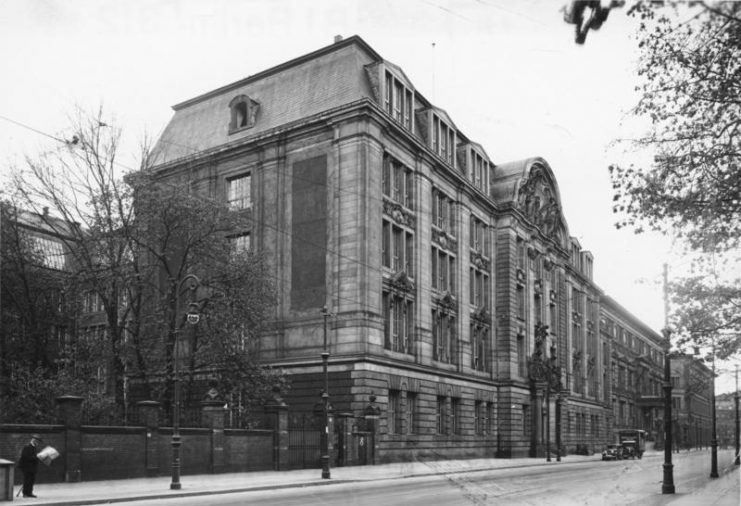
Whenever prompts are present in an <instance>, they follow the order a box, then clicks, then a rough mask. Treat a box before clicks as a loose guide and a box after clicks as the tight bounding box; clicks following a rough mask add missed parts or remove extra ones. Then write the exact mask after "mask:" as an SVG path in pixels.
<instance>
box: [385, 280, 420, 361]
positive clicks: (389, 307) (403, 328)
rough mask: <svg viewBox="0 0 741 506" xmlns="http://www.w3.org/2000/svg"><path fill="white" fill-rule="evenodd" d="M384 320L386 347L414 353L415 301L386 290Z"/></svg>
mask: <svg viewBox="0 0 741 506" xmlns="http://www.w3.org/2000/svg"><path fill="white" fill-rule="evenodd" d="M383 321H384V347H385V348H386V349H387V350H392V351H397V352H400V353H408V354H409V353H413V346H414V339H413V332H414V302H413V301H412V300H407V299H405V298H403V297H400V296H398V295H396V294H394V293H390V292H387V291H384V292H383Z"/></svg>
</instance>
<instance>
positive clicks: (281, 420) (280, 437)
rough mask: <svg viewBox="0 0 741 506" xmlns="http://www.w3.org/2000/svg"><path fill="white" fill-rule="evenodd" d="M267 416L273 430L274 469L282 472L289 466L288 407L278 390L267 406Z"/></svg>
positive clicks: (274, 392)
mask: <svg viewBox="0 0 741 506" xmlns="http://www.w3.org/2000/svg"><path fill="white" fill-rule="evenodd" d="M265 414H267V415H268V420H269V424H270V428H271V429H272V430H273V469H274V470H275V471H280V470H282V469H283V468H285V467H286V466H287V465H288V405H287V404H286V403H285V402H284V401H283V398H282V397H281V396H280V392H279V391H278V390H277V389H276V390H274V391H273V398H272V399H271V400H270V401H268V402H267V404H265Z"/></svg>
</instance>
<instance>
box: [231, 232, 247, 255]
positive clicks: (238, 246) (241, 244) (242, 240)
mask: <svg viewBox="0 0 741 506" xmlns="http://www.w3.org/2000/svg"><path fill="white" fill-rule="evenodd" d="M229 244H230V246H231V248H232V251H233V252H234V253H237V254H241V253H246V252H247V251H249V250H250V247H251V246H252V244H251V239H250V233H249V232H247V233H245V234H239V235H235V236H232V237H229Z"/></svg>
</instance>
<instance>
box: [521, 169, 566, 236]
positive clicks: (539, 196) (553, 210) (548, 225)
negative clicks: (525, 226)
mask: <svg viewBox="0 0 741 506" xmlns="http://www.w3.org/2000/svg"><path fill="white" fill-rule="evenodd" d="M554 193H555V191H554V189H553V187H552V185H551V183H550V181H549V180H548V177H547V176H546V171H545V168H544V167H542V166H539V165H536V166H534V167H533V168H532V169H531V170H530V175H529V177H528V179H527V181H525V182H524V184H522V186H520V189H519V192H518V195H517V207H518V209H520V211H522V212H523V213H524V214H525V216H527V218H528V219H529V220H530V221H531V222H533V223H534V224H535V225H536V226H538V227H539V228H540V229H541V231H542V232H543V234H544V235H545V236H546V237H551V238H552V239H554V240H555V241H556V242H557V243H559V244H562V238H563V229H564V227H563V225H562V223H561V210H560V206H559V205H558V202H557V201H556V198H555V195H554Z"/></svg>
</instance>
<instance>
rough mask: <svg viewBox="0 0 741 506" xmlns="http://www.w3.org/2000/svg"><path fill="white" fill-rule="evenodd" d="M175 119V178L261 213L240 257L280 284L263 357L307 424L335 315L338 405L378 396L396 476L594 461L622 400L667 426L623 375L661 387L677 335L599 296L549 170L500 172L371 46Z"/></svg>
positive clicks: (169, 156) (531, 166)
mask: <svg viewBox="0 0 741 506" xmlns="http://www.w3.org/2000/svg"><path fill="white" fill-rule="evenodd" d="M174 109H175V114H174V117H173V118H172V120H171V122H170V123H169V125H168V126H167V128H166V129H165V130H164V132H163V134H162V136H161V138H160V140H159V142H158V145H157V148H156V150H155V155H156V156H157V157H158V166H157V170H158V171H159V174H160V175H161V177H162V178H178V179H182V180H189V181H190V182H191V184H192V187H193V188H194V190H195V191H198V192H200V193H201V194H202V195H204V196H208V197H210V198H215V199H224V200H226V201H228V202H229V203H230V204H231V205H233V206H234V207H236V208H241V209H244V212H245V213H249V214H250V216H251V217H252V225H251V227H248V228H247V229H245V230H242V231H240V232H239V233H238V234H235V235H234V236H233V242H234V245H235V247H236V248H254V249H256V250H258V251H260V252H261V253H264V254H265V256H266V258H267V259H268V261H269V264H270V269H271V275H272V276H273V277H274V279H275V280H276V285H277V290H278V303H277V306H276V309H275V318H274V322H273V327H272V331H271V332H269V333H266V334H265V335H264V336H263V337H262V339H261V343H260V350H261V357H262V359H263V360H264V361H265V362H266V363H270V364H272V365H273V366H276V367H280V368H282V369H283V370H284V371H285V372H286V373H287V374H288V375H289V377H290V378H291V380H292V388H291V390H290V392H289V394H288V395H287V397H286V402H287V403H288V404H289V405H290V407H291V410H292V411H295V412H306V413H309V412H311V411H312V410H313V408H314V405H315V403H316V401H317V400H318V399H319V397H318V394H319V392H320V390H321V389H322V387H323V384H324V383H323V373H322V361H321V353H322V350H323V340H324V338H325V335H324V315H323V312H322V310H323V308H324V307H326V308H327V309H328V311H329V312H330V313H331V317H330V318H328V322H327V323H328V327H327V328H328V330H327V335H326V338H327V341H328V348H329V352H330V358H329V381H330V383H329V385H330V386H329V389H330V392H329V393H330V396H331V403H332V405H333V407H334V411H335V413H338V414H339V413H346V414H349V415H351V416H357V417H360V416H361V415H362V413H363V412H364V410H365V409H366V408H367V407H368V405H369V403H370V402H371V399H373V398H376V399H377V402H378V405H379V407H380V408H381V418H380V430H379V432H380V437H379V439H378V441H377V446H378V458H377V460H378V461H393V460H406V459H410V458H412V457H413V456H414V455H417V454H419V453H424V452H428V453H434V454H436V455H443V456H447V457H493V456H501V457H520V456H528V455H544V453H545V451H546V449H547V447H548V445H549V444H550V446H551V447H552V448H555V441H556V433H557V431H558V430H559V429H560V434H561V442H562V446H563V447H564V449H566V450H568V451H572V452H573V451H585V452H590V451H593V450H595V449H597V448H598V447H600V446H602V445H603V444H605V443H607V442H608V441H611V440H612V438H613V436H612V430H613V428H614V426H615V421H614V414H613V411H614V410H615V409H616V407H615V406H616V402H617V403H618V404H617V405H619V402H621V401H620V399H624V402H626V403H628V402H630V403H631V404H630V405H632V406H633V409H634V411H633V413H632V418H633V420H631V416H630V414H629V415H628V416H627V417H626V416H625V415H623V416H621V418H620V420H621V423H622V422H623V421H624V422H625V425H629V423H628V422H629V420H630V421H631V423H632V421H635V423H642V422H643V421H645V419H646V418H647V415H644V414H643V412H641V414H640V415H638V407H636V405H637V401H638V399H637V398H636V395H640V393H639V392H635V391H631V392H629V390H628V389H627V388H622V389H621V387H620V386H619V385H620V382H618V383H616V380H615V377H614V374H613V373H612V370H613V363H615V362H620V363H628V362H629V361H630V360H631V357H633V356H634V355H636V356H639V357H646V356H648V357H649V358H645V359H644V362H642V364H643V365H640V366H635V365H634V364H633V363H631V364H630V365H631V371H633V372H632V374H633V375H634V377H633V380H634V381H635V382H636V384H641V385H644V384H645V385H647V386H646V391H647V392H648V391H651V392H653V390H652V389H653V388H655V385H654V386H652V385H653V383H652V381H653V380H656V378H657V377H659V375H660V373H661V365H660V364H661V363H662V359H661V357H663V355H661V352H660V351H658V350H659V344H658V343H659V338H658V335H657V334H656V333H654V332H651V331H650V330H649V329H648V328H647V327H646V326H645V325H643V324H641V323H640V322H639V321H638V320H636V319H635V318H634V317H632V316H631V315H630V314H629V313H627V312H626V311H625V310H624V309H622V308H621V307H620V306H618V305H617V304H616V303H614V301H612V300H611V299H609V298H608V299H605V297H604V294H603V293H602V291H601V290H600V289H599V287H597V286H596V285H595V283H594V281H593V279H592V273H593V258H592V256H591V254H590V253H589V252H587V251H584V250H583V249H582V248H581V246H580V244H579V243H578V241H576V239H574V238H573V237H571V236H570V235H569V230H568V226H567V223H566V220H565V217H564V216H563V213H562V206H561V200H560V193H559V189H558V184H557V182H556V178H555V175H554V173H553V170H552V169H551V167H550V166H549V165H548V163H547V162H546V161H545V160H543V159H542V158H537V157H536V158H531V159H527V160H522V161H518V162H512V163H495V161H494V160H492V159H491V158H490V157H489V155H488V154H487V152H486V151H485V149H484V148H483V147H482V146H481V145H480V144H478V143H477V142H475V141H473V140H472V139H470V138H468V137H467V136H466V135H465V134H464V133H463V132H462V131H460V130H459V129H458V128H457V126H456V124H455V123H454V121H453V120H452V119H451V117H450V116H449V115H448V114H447V113H446V112H445V111H444V110H442V109H440V108H438V107H437V106H436V105H435V104H433V103H431V102H430V101H429V100H427V99H426V98H425V97H424V96H423V95H422V94H421V93H420V92H419V90H417V89H416V88H415V87H414V85H413V84H412V83H411V81H410V80H409V79H408V77H407V76H406V75H405V74H404V72H403V71H402V70H401V69H400V68H399V67H397V66H396V65H394V64H392V63H390V62H388V61H386V60H384V59H383V58H382V57H381V56H380V55H378V54H377V53H376V52H375V51H374V50H373V49H372V48H371V47H370V46H368V45H367V44H366V43H365V42H364V41H363V40H362V39H360V38H358V37H351V38H349V39H346V40H338V41H336V42H335V43H334V44H333V45H331V46H328V47H325V48H323V49H320V50H318V51H315V52H313V53H311V54H308V55H305V56H303V57H300V58H297V59H295V60H292V61H289V62H287V63H284V64H282V65H279V66H277V67H274V68H272V69H269V70H266V71H264V72H261V73H258V74H255V75H253V76H251V77H248V78H246V79H244V80H241V81H238V82H235V83H233V84H230V85H227V86H224V87H222V88H219V89H217V90H214V91H212V92H209V93H206V94H204V95H201V96H199V97H196V98H194V99H192V100H188V101H186V102H183V103H181V104H178V105H176V106H175V107H174ZM603 300H607V304H604V303H603ZM607 319H610V320H611V321H613V322H615V324H616V325H619V326H620V327H621V328H623V329H629V331H630V332H631V335H632V336H638V337H639V341H640V342H641V343H644V344H643V345H641V346H642V347H641V348H640V350H633V349H632V348H631V349H630V351H626V349H625V346H626V345H625V344H624V343H622V342H621V341H620V340H619V337H618V335H617V334H611V333H610V332H609V331H607V330H606V329H605V328H604V326H603V325H601V321H603V320H604V321H607ZM643 346H645V349H644V348H643ZM644 352H645V353H644ZM621 353H622V355H620V354H621ZM614 354H618V357H619V358H618V359H615V358H614ZM652 357H653V358H652ZM636 367H638V368H636ZM641 392H642V391H641ZM631 396H632V397H631ZM628 399H631V400H630V401H629V400H628ZM559 415H560V416H559ZM557 416H559V418H558V422H559V423H557ZM651 416H653V415H651ZM651 416H648V420H649V425H650V423H651Z"/></svg>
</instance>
